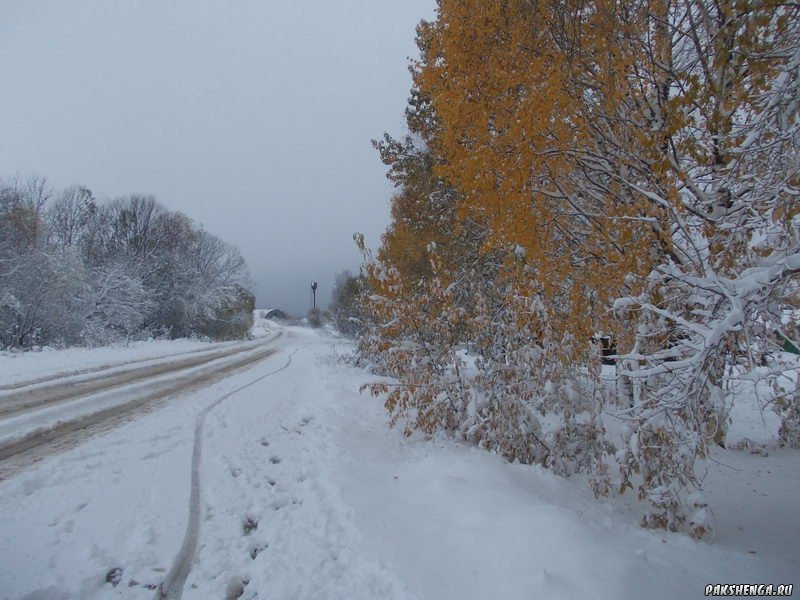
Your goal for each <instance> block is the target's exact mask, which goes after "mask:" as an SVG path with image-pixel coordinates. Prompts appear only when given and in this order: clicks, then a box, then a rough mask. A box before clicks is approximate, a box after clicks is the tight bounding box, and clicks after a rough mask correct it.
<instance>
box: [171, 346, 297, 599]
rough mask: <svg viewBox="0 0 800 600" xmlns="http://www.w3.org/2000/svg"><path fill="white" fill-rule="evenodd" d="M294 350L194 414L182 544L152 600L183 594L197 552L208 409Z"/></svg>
mask: <svg viewBox="0 0 800 600" xmlns="http://www.w3.org/2000/svg"><path fill="white" fill-rule="evenodd" d="M298 350H300V348H297V349H295V350H293V351H292V352H291V354H289V356H288V357H287V360H286V364H285V365H283V366H282V367H280V368H278V369H275V370H274V371H270V372H269V373H266V374H264V375H261V376H260V377H257V378H256V379H254V380H252V381H250V382H249V383H246V384H244V385H243V386H241V387H238V388H236V389H235V390H232V391H230V392H228V393H227V394H225V395H223V396H220V397H219V398H217V399H216V400H215V401H214V402H212V403H211V404H209V405H208V406H207V407H206V408H204V409H203V411H202V412H201V413H200V414H199V415H197V420H196V421H195V426H194V446H193V448H192V480H191V492H190V495H189V521H188V523H187V524H186V533H185V534H184V537H183V543H182V544H181V547H180V550H178V554H177V555H176V556H175V561H174V562H173V564H172V568H171V569H170V570H169V573H167V576H166V577H165V578H164V581H163V582H162V583H161V585H160V586H159V588H158V591H157V592H156V595H155V599H156V600H177V599H179V598H180V597H181V596H182V595H183V586H184V584H185V583H186V579H187V578H188V577H189V572H190V571H191V570H192V562H194V556H195V553H196V552H197V540H198V537H199V533H200V465H201V462H202V453H203V425H204V424H205V420H206V417H207V416H208V414H209V413H210V412H211V411H212V410H214V409H215V408H216V407H217V406H219V405H220V404H221V403H222V402H224V401H225V400H227V399H228V398H230V397H231V396H233V395H234V394H238V393H239V392H241V391H243V390H245V389H247V388H249V387H251V386H253V385H255V384H257V383H258V382H260V381H263V380H264V379H266V378H267V377H271V376H272V375H275V374H276V373H280V372H281V371H284V370H286V369H288V368H289V366H290V365H291V364H292V357H293V356H294V355H295V354H296V353H297V351H298Z"/></svg>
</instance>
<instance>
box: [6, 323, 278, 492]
mask: <svg viewBox="0 0 800 600" xmlns="http://www.w3.org/2000/svg"><path fill="white" fill-rule="evenodd" d="M280 335H281V334H280V332H279V333H276V334H273V335H272V336H270V337H268V338H264V339H260V340H256V341H255V342H244V343H239V344H231V345H225V346H223V347H215V348H212V349H208V350H205V351H202V352H201V351H192V352H190V353H188V354H184V353H180V354H174V355H168V356H160V357H159V358H158V359H148V360H143V361H132V362H124V363H121V364H114V365H106V366H105V367H103V368H91V369H87V370H84V371H80V372H77V373H70V374H68V375H65V376H63V377H60V378H54V377H53V376H48V377H46V378H44V379H42V380H33V381H28V382H25V384H24V385H22V384H17V385H15V386H13V387H12V388H11V389H10V390H7V391H0V479H2V478H6V477H8V476H10V475H12V474H13V473H15V472H16V471H18V470H19V469H21V468H24V467H25V466H27V465H30V464H31V463H33V462H36V461H37V460H40V459H41V458H42V457H44V456H47V455H49V454H52V453H54V452H58V451H61V450H63V449H65V448H69V447H72V446H74V445H75V444H76V443H79V442H83V441H85V439H86V438H87V437H89V436H91V435H94V434H96V433H98V432H102V431H106V430H108V429H109V428H113V427H115V426H117V425H118V424H119V423H120V421H121V420H125V419H131V418H133V417H135V415H136V413H138V412H140V411H142V410H147V409H151V408H153V407H154V406H157V405H159V404H161V403H163V402H165V401H168V400H169V399H170V398H171V397H173V396H175V395H179V394H185V393H187V392H189V391H191V390H195V389H199V388H201V387H203V386H207V385H208V384H210V383H211V382H213V381H216V380H219V379H222V378H224V377H226V376H229V375H230V374H232V373H233V372H235V371H237V370H241V369H243V368H247V367H249V366H250V365H252V364H253V363H255V362H258V361H260V360H262V359H264V358H265V357H267V356H269V355H270V354H272V353H274V352H275V348H274V342H275V341H276V339H277V338H278V337H280Z"/></svg>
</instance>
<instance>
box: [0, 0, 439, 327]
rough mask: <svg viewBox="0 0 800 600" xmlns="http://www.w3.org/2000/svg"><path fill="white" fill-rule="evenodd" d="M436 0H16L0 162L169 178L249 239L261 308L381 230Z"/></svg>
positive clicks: (133, 178)
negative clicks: (384, 138) (389, 172)
mask: <svg viewBox="0 0 800 600" xmlns="http://www.w3.org/2000/svg"><path fill="white" fill-rule="evenodd" d="M434 9H435V1H434V0H330V1H325V0H313V1H312V0H294V1H291V0H235V1H233V0H230V1H223V0H218V1H211V0H186V1H175V0H137V1H126V2H123V1H118V2H116V1H109V0H80V1H74V2H67V1H63V0H50V1H44V0H42V1H33V0H0V82H2V83H0V85H2V89H3V91H2V93H0V177H2V178H7V177H13V176H16V175H19V176H22V177H25V176H28V175H32V174H38V175H43V176H45V177H47V178H48V180H49V181H50V183H51V184H52V185H54V186H56V187H65V186H67V185H71V184H82V185H86V186H88V187H90V188H91V189H92V191H93V192H94V194H95V196H96V197H98V198H100V199H104V198H108V197H115V196H119V195H123V194H129V193H134V192H136V193H145V194H153V195H155V196H156V197H157V198H158V199H159V200H160V201H161V202H162V203H163V204H165V205H166V206H167V207H169V208H171V209H175V210H181V211H183V212H185V213H186V214H188V215H189V216H190V217H192V218H193V219H194V220H195V221H197V222H200V223H202V224H203V225H204V226H205V227H206V229H208V230H209V231H211V232H213V233H215V234H217V235H219V236H220V237H222V238H223V239H224V240H226V241H228V242H231V243H234V244H236V245H238V246H239V248H241V250H242V253H243V254H244V256H245V258H246V259H247V262H248V264H249V266H250V271H251V273H252V275H253V279H254V280H255V282H256V284H257V293H258V305H259V306H260V307H266V306H279V307H282V308H284V309H286V310H289V311H293V312H298V313H300V312H305V310H307V308H308V302H309V291H308V289H309V285H310V281H311V280H313V279H316V280H318V281H319V282H320V288H321V289H320V296H319V297H320V298H321V299H322V304H327V301H328V297H329V293H330V288H331V286H332V283H333V277H334V275H335V273H337V272H338V271H341V270H343V269H345V268H349V269H350V270H353V271H355V270H357V268H358V265H359V263H360V256H359V254H358V251H357V249H356V248H355V245H354V243H353V241H352V234H353V232H355V231H361V232H363V233H364V234H365V235H366V238H367V242H368V244H369V245H371V246H373V247H375V246H377V244H378V241H379V235H380V233H381V232H382V231H383V229H384V228H385V227H386V224H387V223H388V218H389V205H388V200H389V197H390V195H391V187H390V184H389V182H388V181H387V180H386V179H385V168H384V166H383V164H381V162H380V160H379V158H378V156H377V154H376V152H375V151H374V150H373V149H372V147H371V145H370V139H372V138H377V137H380V135H381V134H382V132H383V131H384V130H387V131H389V132H391V133H393V134H401V133H402V132H403V110H404V107H405V101H406V98H407V96H408V90H409V88H410V85H411V79H410V75H409V73H408V71H407V65H408V60H407V59H408V57H409V56H411V57H415V56H416V47H415V45H414V27H415V25H416V23H417V22H418V21H419V20H420V19H421V18H426V19H430V18H432V17H433V14H434Z"/></svg>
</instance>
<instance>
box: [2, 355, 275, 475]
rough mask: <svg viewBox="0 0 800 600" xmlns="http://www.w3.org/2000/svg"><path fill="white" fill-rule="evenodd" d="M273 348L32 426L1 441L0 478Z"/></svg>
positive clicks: (207, 382)
mask: <svg viewBox="0 0 800 600" xmlns="http://www.w3.org/2000/svg"><path fill="white" fill-rule="evenodd" d="M276 352H277V349H275V348H271V347H268V348H265V349H264V350H262V351H256V352H253V353H247V354H246V355H245V356H244V357H243V358H240V359H234V360H233V361H229V362H225V363H223V364H221V365H219V366H218V368H214V369H210V370H208V371H206V372H204V373H202V374H198V373H195V372H189V373H187V374H184V375H178V376H177V377H176V378H174V379H171V380H169V381H166V382H162V383H160V384H158V385H153V386H150V387H151V389H150V390H148V392H147V393H145V394H144V395H140V396H136V397H135V398H134V399H132V400H130V401H128V402H125V403H123V404H118V405H114V406H110V407H108V408H105V409H100V410H97V411H94V412H92V413H89V414H87V415H84V416H80V417H77V418H75V419H70V420H68V421H64V422H59V423H58V424H56V425H54V426H51V427H48V428H44V429H39V430H34V431H32V432H30V433H29V434H27V435H25V436H23V437H21V438H19V439H16V440H12V441H10V442H8V443H4V444H0V481H2V480H4V479H7V478H9V477H11V476H13V475H14V474H15V473H17V472H19V471H20V470H22V469H24V468H26V467H27V466H30V465H32V464H34V463H36V462H37V461H39V460H41V459H42V458H44V457H46V456H49V455H50V454H53V453H55V452H61V451H63V450H67V449H69V448H72V447H74V446H77V445H78V444H80V443H81V442H83V441H85V440H86V439H87V438H88V437H90V436H92V435H95V434H97V433H101V432H103V431H107V430H108V429H111V428H113V427H116V426H117V425H119V424H121V423H123V422H125V421H126V420H129V419H130V418H131V415H133V414H134V413H136V412H140V411H143V410H147V409H150V408H153V407H155V406H158V405H160V404H162V403H164V402H165V401H167V400H168V399H169V398H171V397H173V396H176V395H183V394H186V393H188V392H191V391H192V390H195V389H199V388H202V387H205V386H208V385H210V384H212V383H214V382H216V381H219V380H220V379H223V378H225V377H228V376H230V375H232V374H233V373H235V372H237V371H240V370H242V369H246V368H249V367H250V366H251V365H253V364H254V363H256V362H258V361H260V360H263V359H265V358H267V357H269V356H272V355H273V354H275V353H276Z"/></svg>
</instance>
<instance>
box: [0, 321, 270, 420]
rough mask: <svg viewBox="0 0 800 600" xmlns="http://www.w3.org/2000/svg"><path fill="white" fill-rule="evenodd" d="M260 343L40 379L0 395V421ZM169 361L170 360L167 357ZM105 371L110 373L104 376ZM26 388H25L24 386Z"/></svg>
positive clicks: (241, 350) (198, 363)
mask: <svg viewBox="0 0 800 600" xmlns="http://www.w3.org/2000/svg"><path fill="white" fill-rule="evenodd" d="M279 336H280V334H278V335H277V336H275V337H272V338H270V339H268V340H267V343H269V342H272V341H274V340H275V339H277V337H279ZM262 343H264V342H260V341H259V342H258V343H257V344H252V343H249V342H248V343H245V344H240V345H234V346H225V347H223V348H221V349H213V350H208V349H205V350H203V354H202V355H200V356H189V355H192V354H197V353H198V351H193V352H188V353H186V354H179V355H175V357H176V358H178V357H181V356H183V357H184V358H180V359H179V360H170V361H167V362H161V363H159V362H155V361H157V360H159V359H147V360H143V361H134V362H132V363H128V364H124V365H118V366H117V367H109V368H106V369H102V370H101V372H99V373H98V374H97V375H95V376H93V377H90V378H88V379H79V380H77V381H71V379H72V377H71V376H68V377H64V378H56V379H54V380H51V381H55V383H49V385H44V386H39V383H43V382H45V380H40V381H39V382H37V383H36V384H32V385H34V387H33V388H32V389H20V390H18V391H16V390H15V391H13V392H12V393H5V392H0V418H7V417H11V416H15V415H18V414H22V413H24V412H26V411H29V410H33V409H38V408H40V407H43V406H51V405H54V404H58V403H60V402H68V401H70V400H74V399H76V398H80V397H83V396H88V395H90V394H97V393H100V392H105V391H108V390H111V389H114V388H117V387H120V386H123V385H129V384H131V383H136V382H139V381H146V380H148V379H150V378H152V377H157V376H159V375H164V374H167V373H173V372H174V373H177V372H179V371H183V370H186V369H191V368H194V367H198V366H202V365H204V364H207V363H210V362H213V361H215V360H218V359H220V358H225V357H230V356H235V355H237V354H241V353H244V352H248V351H250V350H252V349H253V348H256V347H258V346H259V345H260V344H262ZM168 358H171V357H168ZM151 361H152V362H154V364H149V365H146V366H135V365H137V364H138V363H143V362H151ZM126 366H131V367H132V368H129V369H124V370H121V371H118V370H117V368H118V367H126ZM107 371H112V372H110V373H108V372H107ZM94 372H95V371H92V370H90V371H87V372H85V373H81V374H80V375H85V374H90V373H94ZM24 387H29V386H24Z"/></svg>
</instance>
